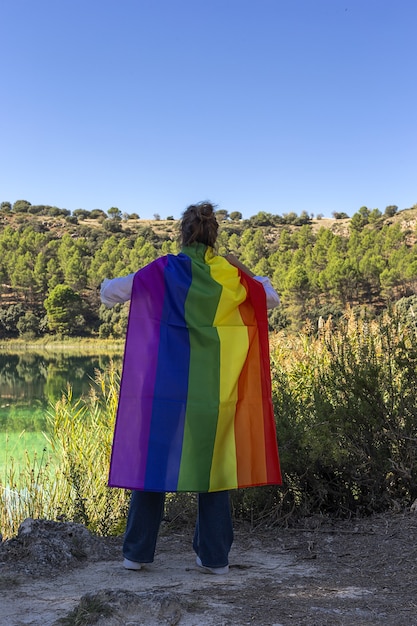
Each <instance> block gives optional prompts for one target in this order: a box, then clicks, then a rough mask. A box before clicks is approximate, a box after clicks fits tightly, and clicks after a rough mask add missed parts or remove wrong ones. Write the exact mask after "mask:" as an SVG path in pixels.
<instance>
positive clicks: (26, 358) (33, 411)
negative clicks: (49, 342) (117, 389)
mask: <svg viewBox="0 0 417 626" xmlns="http://www.w3.org/2000/svg"><path fill="white" fill-rule="evenodd" d="M111 360H112V361H113V362H114V363H115V364H116V366H119V365H120V363H121V356H119V355H116V356H107V355H100V356H91V355H88V356H79V355H77V356H73V355H68V354H65V353H64V354H62V353H60V354H57V355H51V354H32V353H26V354H8V355H5V354H0V398H1V400H0V430H2V431H4V430H8V431H10V430H19V429H21V428H25V429H26V430H40V428H42V427H43V426H44V424H43V422H44V417H43V415H44V409H45V408H46V407H47V406H48V405H49V404H50V403H54V402H55V401H56V400H57V399H59V398H60V396H61V395H62V393H63V392H64V391H66V389H67V386H68V384H70V385H71V387H72V390H73V397H74V398H79V397H81V396H82V395H84V394H87V393H88V392H89V390H90V386H91V383H92V381H93V380H94V377H95V371H96V370H97V369H99V370H104V369H105V368H106V367H107V366H108V365H109V363H110V361H111ZM39 420H40V421H41V422H42V424H40V423H39Z"/></svg>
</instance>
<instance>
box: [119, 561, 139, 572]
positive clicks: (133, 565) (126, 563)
mask: <svg viewBox="0 0 417 626" xmlns="http://www.w3.org/2000/svg"><path fill="white" fill-rule="evenodd" d="M123 567H124V568H125V569H133V570H136V571H137V570H140V569H142V564H141V563H137V562H136V561H129V559H124V560H123Z"/></svg>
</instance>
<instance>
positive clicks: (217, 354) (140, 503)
mask: <svg viewBox="0 0 417 626" xmlns="http://www.w3.org/2000/svg"><path fill="white" fill-rule="evenodd" d="M217 231H218V223H217V220H216V217H215V213H214V208H213V206H212V205H211V204H210V203H207V202H205V203H200V204H196V205H191V206H189V207H188V208H187V210H186V211H185V212H184V214H183V217H182V221H181V239H182V250H181V253H180V254H179V255H167V256H164V257H161V258H159V259H157V260H156V261H153V262H152V263H150V264H149V265H147V266H146V267H144V268H142V269H141V270H139V271H138V272H136V273H135V274H130V275H129V276H126V277H121V278H115V279H113V280H108V279H106V280H104V281H103V284H102V288H101V299H102V302H103V303H104V304H106V305H107V306H112V305H113V304H115V303H116V302H124V301H126V300H129V299H130V301H131V303H130V312H129V322H128V329H127V336H126V346H125V356H124V364H123V374H122V381H121V386H120V398H119V407H118V413H117V419H116V427H115V435H114V441H113V450H112V460H111V466H110V478H109V485H110V486H113V487H123V488H127V489H132V498H131V503H130V508H129V515H128V520H127V526H126V534H125V539H124V544H123V555H124V566H125V567H126V568H127V569H135V570H138V569H141V566H142V564H144V563H151V562H153V559H154V552H155V547H156V541H157V536H158V531H159V526H160V522H161V519H162V514H163V510H164V498H165V493H166V492H167V491H194V492H197V493H198V515H197V523H196V529H195V534H194V541H193V548H194V550H195V552H196V555H197V559H196V562H197V565H198V566H200V567H202V568H204V569H205V570H206V571H208V572H210V573H213V574H224V573H227V572H228V569H229V566H228V555H229V551H230V548H231V545H232V541H233V528H232V520H231V514H230V504H229V489H233V488H240V487H248V486H254V485H264V484H280V483H281V474H280V467H279V459H278V450H277V444H276V434H275V424H274V418H273V411H272V402H271V387H270V371H269V349H268V323H267V316H266V308H267V306H268V307H269V308H272V307H274V306H277V305H278V304H279V297H278V295H277V294H276V292H275V291H274V289H273V288H272V286H271V284H270V282H269V280H268V279H267V278H258V277H255V280H254V279H253V274H252V273H251V272H250V271H249V270H248V269H247V268H245V267H244V266H243V265H241V264H240V263H239V261H238V260H237V259H236V258H234V257H232V256H228V257H227V258H223V257H220V256H218V255H216V254H215V252H214V246H215V243H216V239H217Z"/></svg>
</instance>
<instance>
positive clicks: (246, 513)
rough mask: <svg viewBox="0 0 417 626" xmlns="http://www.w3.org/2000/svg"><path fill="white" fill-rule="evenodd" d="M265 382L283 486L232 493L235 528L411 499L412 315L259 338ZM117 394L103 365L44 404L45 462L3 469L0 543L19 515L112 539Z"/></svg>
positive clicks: (118, 526)
mask: <svg viewBox="0 0 417 626" xmlns="http://www.w3.org/2000/svg"><path fill="white" fill-rule="evenodd" d="M271 371H272V391H273V402H274V407H275V415H276V422H277V433H278V440H279V449H280V456H281V463H282V470H283V479H284V483H283V486H282V487H281V488H277V487H268V488H258V489H257V488H254V489H246V490H242V491H238V492H234V493H233V494H232V506H233V511H234V514H235V516H236V517H243V518H245V519H249V520H250V521H251V522H252V523H253V524H256V523H264V522H267V523H269V524H274V523H283V520H287V521H289V520H293V519H296V518H298V517H300V516H305V515H312V514H317V513H321V514H328V515H332V516H349V515H357V514H360V515H365V514H370V513H373V512H380V511H385V510H387V509H389V508H392V507H400V508H404V507H407V506H409V505H410V504H411V503H412V502H413V501H414V500H415V499H416V498H417V402H416V387H417V384H416V383H417V332H416V326H415V323H414V318H413V317H412V316H409V315H408V314H407V313H406V314H404V313H400V312H397V311H395V310H394V311H387V312H386V313H385V314H384V315H383V316H381V317H380V318H379V319H377V320H368V319H366V318H365V317H358V316H355V315H354V314H353V312H351V311H350V312H349V311H348V312H347V313H346V315H345V317H344V318H343V319H342V320H341V321H340V322H339V323H338V326H337V327H334V326H333V324H332V322H331V320H328V321H327V322H326V323H325V324H323V325H322V326H321V328H320V329H319V332H318V333H313V332H312V331H311V329H306V330H305V332H303V333H300V334H299V335H296V336H295V335H294V336H288V335H286V334H285V333H284V332H281V333H279V334H276V335H274V336H272V337H271ZM118 389H119V375H118V373H117V372H116V371H115V369H114V366H111V367H110V368H109V369H108V370H107V371H105V372H104V373H101V372H98V373H97V376H96V380H95V382H94V384H92V386H91V392H90V394H89V396H88V397H87V398H82V399H77V400H74V399H73V397H72V392H71V389H68V391H67V393H66V394H64V395H63V396H62V398H61V399H60V400H59V402H57V403H56V404H55V406H54V407H53V410H52V411H51V414H50V420H51V435H50V447H51V452H50V453H49V452H47V451H46V450H45V451H44V453H43V454H41V455H40V456H39V455H38V456H35V457H32V458H29V456H27V463H26V467H25V468H24V469H23V470H20V471H19V472H17V471H16V468H15V467H13V464H12V465H11V466H10V467H9V470H8V473H7V476H6V477H5V479H4V481H3V482H1V480H2V479H1V478H0V515H1V519H0V522H1V529H0V530H1V532H2V533H3V535H4V536H11V535H13V534H15V533H16V531H17V528H18V525H19V523H20V522H21V521H22V520H23V519H24V518H25V517H28V516H32V517H46V518H49V519H64V520H75V521H78V522H81V523H83V524H85V525H86V526H87V527H88V528H90V529H91V530H92V531H94V532H96V533H98V534H102V535H106V534H111V533H114V532H118V531H121V530H122V529H123V525H124V519H125V516H126V513H127V507H128V501H129V493H128V492H126V491H124V490H119V489H109V488H108V487H107V473H108V466H109V458H110V448H111V440H112V436H113V427H114V419H115V413H116V405H117V394H118ZM57 459H59V461H57ZM184 497H185V496H184V494H179V495H178V501H179V502H180V501H181V502H182V505H181V508H184V506H183V504H184V500H183V499H184ZM181 499H182V500H181ZM170 503H171V505H172V503H175V497H174V498H171V499H170Z"/></svg>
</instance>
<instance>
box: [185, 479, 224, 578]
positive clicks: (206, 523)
mask: <svg viewBox="0 0 417 626" xmlns="http://www.w3.org/2000/svg"><path fill="white" fill-rule="evenodd" d="M232 543H233V524H232V515H231V512H230V500H229V492H228V491H214V492H210V493H199V494H198V514H197V523H196V526H195V533H194V540H193V548H194V551H195V552H196V554H197V555H198V556H199V557H200V559H201V562H202V564H203V565H205V566H206V567H224V566H225V565H228V564H229V552H230V548H231V547H232Z"/></svg>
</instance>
